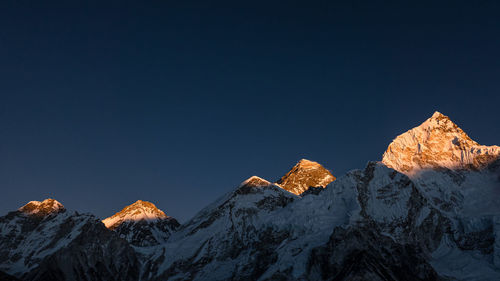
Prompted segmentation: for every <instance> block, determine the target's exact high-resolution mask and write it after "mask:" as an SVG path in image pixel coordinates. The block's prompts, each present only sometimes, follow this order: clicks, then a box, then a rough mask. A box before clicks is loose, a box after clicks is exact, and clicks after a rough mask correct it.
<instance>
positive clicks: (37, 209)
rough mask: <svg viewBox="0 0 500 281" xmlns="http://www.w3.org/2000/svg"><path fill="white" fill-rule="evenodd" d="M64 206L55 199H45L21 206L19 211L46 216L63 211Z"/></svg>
mask: <svg viewBox="0 0 500 281" xmlns="http://www.w3.org/2000/svg"><path fill="white" fill-rule="evenodd" d="M63 210H65V209H64V206H63V205H62V204H61V203H59V202H58V201H57V200H55V199H51V198H48V199H45V200H43V201H42V202H40V201H30V202H28V203H27V204H26V205H24V206H22V207H21V208H19V211H20V212H22V213H25V214H28V215H35V216H46V215H48V214H51V213H58V212H60V211H63Z"/></svg>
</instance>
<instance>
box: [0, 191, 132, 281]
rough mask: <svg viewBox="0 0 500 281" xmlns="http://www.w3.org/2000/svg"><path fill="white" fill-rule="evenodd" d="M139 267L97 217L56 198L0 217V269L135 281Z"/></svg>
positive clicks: (23, 274) (46, 276)
mask: <svg viewBox="0 0 500 281" xmlns="http://www.w3.org/2000/svg"><path fill="white" fill-rule="evenodd" d="M114 255H119V258H115V257H114ZM138 266H139V264H138V262H137V260H136V257H135V255H134V253H133V250H132V249H131V248H130V246H128V244H127V243H126V242H125V241H124V240H122V239H120V238H118V237H117V236H116V235H115V234H114V233H112V232H111V231H109V230H107V229H106V228H105V227H104V225H103V224H102V223H101V222H100V221H99V220H98V219H97V218H96V217H94V216H92V215H90V214H79V213H77V212H73V211H68V210H66V209H65V208H64V207H63V206H62V204H60V203H59V202H57V201H55V200H53V199H47V200H44V201H43V202H37V201H32V202H30V203H28V204H26V205H25V206H24V207H21V208H20V209H19V210H18V211H15V212H10V213H9V214H7V215H6V216H3V217H0V270H2V271H5V272H6V273H8V274H11V275H14V276H16V277H18V278H21V279H24V280H109V276H116V277H118V278H121V279H123V280H134V279H136V278H137V273H138V269H139V267H138ZM118 268H120V270H118ZM78 272H80V273H78ZM89 274H91V275H94V277H90V276H89ZM96 276H97V277H96Z"/></svg>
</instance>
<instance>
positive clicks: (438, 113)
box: [431, 111, 448, 119]
mask: <svg viewBox="0 0 500 281" xmlns="http://www.w3.org/2000/svg"><path fill="white" fill-rule="evenodd" d="M431 118H438V119H439V118H448V116H446V115H444V114H442V113H441V112H439V111H434V114H432V116H431Z"/></svg>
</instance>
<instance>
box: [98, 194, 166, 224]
mask: <svg viewBox="0 0 500 281" xmlns="http://www.w3.org/2000/svg"><path fill="white" fill-rule="evenodd" d="M168 218H170V217H169V216H167V215H165V213H164V212H163V211H162V210H160V209H158V208H157V207H156V206H155V205H154V204H153V203H151V202H148V201H142V200H137V201H136V202H135V203H133V204H131V205H129V206H127V207H125V208H123V209H122V210H121V211H120V212H118V213H116V214H114V215H113V216H111V217H109V218H106V219H104V220H103V221H102V222H103V223H104V225H105V226H106V227H107V228H109V229H114V228H116V227H118V226H119V225H120V224H122V223H123V222H126V221H153V220H161V219H168Z"/></svg>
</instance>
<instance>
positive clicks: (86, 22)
mask: <svg viewBox="0 0 500 281" xmlns="http://www.w3.org/2000/svg"><path fill="white" fill-rule="evenodd" d="M8 2H10V3H8ZM38 2H44V3H43V4H42V3H38ZM100 2H104V1H95V2H90V3H89V2H88V1H81V2H80V1H61V2H54V1H23V0H19V1H2V3H1V4H0V97H1V99H0V188H1V198H2V199H1V204H0V214H5V213H7V212H8V211H10V210H15V209H17V208H18V207H19V206H21V205H22V204H24V203H25V202H27V201H30V200H42V199H44V198H46V197H53V198H56V199H57V200H59V201H61V202H62V203H63V204H64V205H65V206H66V207H68V208H71V209H77V210H81V211H89V212H92V213H94V214H96V215H98V216H101V217H106V216H108V215H112V214H113V213H114V212H116V211H118V210H120V209H121V208H122V207H123V206H125V205H127V204H130V203H132V202H134V201H136V200H137V199H143V200H149V201H152V202H154V203H155V204H156V205H157V206H158V207H160V208H161V209H163V210H164V211H165V212H166V213H167V214H168V215H171V216H174V217H177V218H179V219H180V220H181V221H185V220H186V219H188V218H190V217H191V216H192V215H194V214H195V213H196V212H197V211H198V210H200V209H201V208H202V207H203V206H205V205H206V204H208V203H210V202H212V201H213V200H214V199H216V198H217V197H219V196H221V195H222V194H223V193H225V192H227V191H228V190H230V189H232V188H233V187H234V186H236V185H237V184H238V183H239V182H241V181H243V180H244V179H246V178H247V177H249V176H252V175H259V176H261V177H264V178H266V179H269V180H276V179H277V178H279V177H280V176H281V175H282V174H284V173H285V172H287V171H288V169H289V168H291V166H293V165H294V164H295V162H296V161H298V160H299V159H301V158H307V159H311V160H315V161H318V162H320V163H322V164H324V165H325V166H326V167H327V168H329V169H331V170H332V172H333V174H334V175H336V176H340V175H342V174H343V173H345V172H346V171H348V170H351V169H355V168H362V167H364V165H365V164H366V162H367V161H369V160H380V158H381V155H382V153H383V152H384V150H385V149H386V147H387V145H388V144H389V143H390V142H391V140H392V139H393V138H394V137H395V136H396V135H398V134H400V133H403V132H404V131H406V130H408V129H410V128H412V127H414V126H416V125H418V124H419V123H420V122H422V121H424V120H425V119H426V118H428V117H430V116H431V115H432V113H433V112H434V111H435V110H439V111H441V112H442V113H444V114H446V115H449V116H450V117H451V118H452V120H454V121H455V122H456V123H457V124H458V125H459V126H461V127H462V128H463V129H464V130H465V131H466V132H468V133H469V135H470V136H471V137H472V138H473V139H475V140H476V141H478V142H480V143H482V144H487V145H490V144H500V130H499V126H498V124H500V114H499V110H500V95H499V93H500V55H499V54H500V53H499V50H500V17H498V15H499V14H500V9H499V8H500V7H499V6H498V4H495V3H494V1H492V2H489V1H476V2H479V3H470V4H457V3H459V1H453V2H450V3H452V4H450V3H445V2H442V1H439V2H440V4H436V3H433V4H430V3H427V4H426V3H423V2H421V1H401V2H413V4H410V5H408V3H406V4H396V3H394V2H396V1H394V2H379V3H374V2H372V1H370V3H371V4H364V3H362V2H359V1H350V4H336V3H330V2H333V1H318V2H315V1H302V2H293V1H282V2H281V3H279V2H273V1H246V4H242V3H231V2H228V3H222V2H218V3H195V2H189V1H109V2H108V4H102V3H100ZM145 2H149V3H145ZM172 2H176V3H172ZM181 2H182V3H181ZM186 2H187V3H186ZM203 2H212V1H203ZM232 2H241V1H232ZM417 2H418V3H417ZM47 3H50V4H47ZM353 3H354V4H353ZM406 5H408V6H406Z"/></svg>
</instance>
